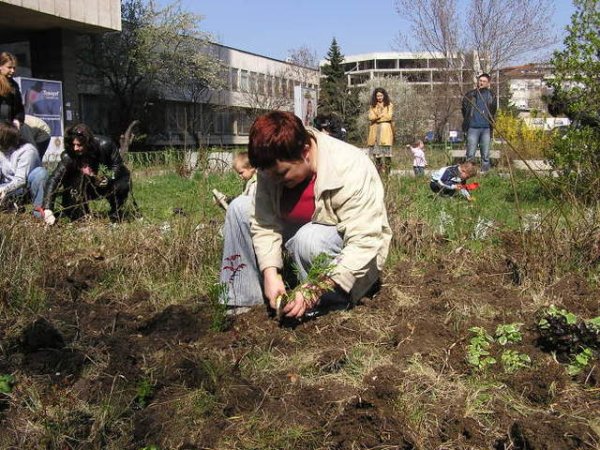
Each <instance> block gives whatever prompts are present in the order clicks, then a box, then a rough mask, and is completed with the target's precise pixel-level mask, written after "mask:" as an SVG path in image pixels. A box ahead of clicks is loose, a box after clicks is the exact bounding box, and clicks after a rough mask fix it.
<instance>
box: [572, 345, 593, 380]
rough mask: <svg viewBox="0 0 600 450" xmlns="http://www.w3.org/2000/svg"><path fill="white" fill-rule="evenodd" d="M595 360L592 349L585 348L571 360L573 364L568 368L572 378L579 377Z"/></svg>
mask: <svg viewBox="0 0 600 450" xmlns="http://www.w3.org/2000/svg"><path fill="white" fill-rule="evenodd" d="M593 358H594V352H593V351H592V349H591V348H589V347H585V348H584V349H582V350H581V352H579V353H578V354H576V355H575V357H574V358H572V359H571V363H570V364H569V365H568V366H567V373H568V374H569V375H571V376H575V375H579V374H580V373H581V372H583V370H584V369H585V368H586V367H587V366H588V365H589V364H590V363H591V362H592V359H593Z"/></svg>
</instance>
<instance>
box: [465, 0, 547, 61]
mask: <svg viewBox="0 0 600 450" xmlns="http://www.w3.org/2000/svg"><path fill="white" fill-rule="evenodd" d="M553 12H554V2H552V1H551V0H471V2H470V3H469V8H468V12H467V27H466V32H467V33H468V35H467V37H466V42H467V45H468V46H469V48H472V49H474V50H475V51H476V52H477V54H478V55H479V62H480V66H481V68H482V70H483V71H484V72H488V73H491V72H493V71H495V70H497V69H499V68H501V67H502V66H504V65H507V64H509V63H514V62H516V60H517V59H518V58H519V57H522V56H524V55H528V54H529V55H531V54H532V53H533V52H536V51H539V50H543V49H546V48H548V47H549V46H550V45H552V44H554V43H556V40H557V36H556V34H555V33H554V32H553V25H552V14H553Z"/></svg>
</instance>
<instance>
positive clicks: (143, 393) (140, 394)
mask: <svg viewBox="0 0 600 450" xmlns="http://www.w3.org/2000/svg"><path fill="white" fill-rule="evenodd" d="M153 395H154V384H152V382H151V381H150V380H149V379H148V378H144V379H143V380H141V381H140V382H139V383H138V385H137V389H136V396H135V401H136V402H137V404H138V405H140V407H142V408H145V407H146V406H148V403H150V400H151V399H152V396H153Z"/></svg>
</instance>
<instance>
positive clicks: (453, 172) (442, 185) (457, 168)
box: [429, 161, 477, 201]
mask: <svg viewBox="0 0 600 450" xmlns="http://www.w3.org/2000/svg"><path fill="white" fill-rule="evenodd" d="M476 175H477V165H476V164H475V163H474V162H473V161H466V162H464V163H462V164H457V165H454V166H447V167H442V168H441V169H438V170H436V171H434V172H433V173H432V174H431V182H430V183H429V187H431V190H432V191H433V192H435V193H437V194H440V195H442V196H453V195H454V194H456V192H457V191H458V192H460V195H462V196H463V197H465V198H466V199H467V200H468V201H473V200H474V198H473V197H472V196H471V194H470V193H469V190H468V189H467V187H466V186H465V183H466V182H467V180H468V179H469V178H473V177H474V176H476Z"/></svg>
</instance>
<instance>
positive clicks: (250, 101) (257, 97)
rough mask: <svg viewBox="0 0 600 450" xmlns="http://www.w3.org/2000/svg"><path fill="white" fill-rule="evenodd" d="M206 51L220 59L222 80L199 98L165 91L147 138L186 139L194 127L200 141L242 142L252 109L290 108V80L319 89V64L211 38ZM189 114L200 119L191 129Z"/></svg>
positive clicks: (177, 141)
mask: <svg viewBox="0 0 600 450" xmlns="http://www.w3.org/2000/svg"><path fill="white" fill-rule="evenodd" d="M206 51H207V52H208V53H209V54H210V55H211V56H212V57H213V58H215V59H217V60H218V61H220V62H221V64H222V67H223V72H222V79H223V80H225V86H224V87H223V88H221V89H219V90H212V89H211V90H209V91H207V92H206V93H205V94H204V95H203V96H202V98H201V99H200V100H199V104H194V103H193V102H191V100H190V99H189V98H185V97H183V96H181V93H179V95H176V94H174V93H169V94H167V93H165V98H164V99H163V101H161V102H160V105H158V107H157V108H156V113H155V114H154V117H155V120H157V121H158V122H159V123H161V124H163V131H162V132H160V133H159V134H158V135H157V136H155V137H154V138H153V139H151V143H152V144H156V145H177V146H178V145H185V143H187V142H193V141H194V139H195V137H194V136H191V135H190V134H191V133H197V134H198V136H197V138H198V141H199V142H200V144H203V145H225V146H228V145H245V144H247V143H248V132H249V131H250V126H251V125H252V122H253V120H254V118H255V117H256V115H258V114H259V113H261V112H263V111H268V110H273V109H277V110H284V111H293V110H294V87H295V86H302V87H305V88H309V89H313V90H315V91H318V87H319V70H318V69H312V68H307V67H302V66H298V65H295V64H291V63H289V62H285V61H281V60H278V59H273V58H269V57H266V56H262V55H258V54H255V53H251V52H246V51H244V50H240V49H236V48H232V47H227V46H225V45H221V44H216V43H211V44H209V45H208V48H207V49H206ZM196 116H197V117H196ZM191 120H196V121H199V122H200V124H199V126H197V127H196V128H195V130H191V129H190V127H188V126H186V125H185V124H186V123H189V122H190V121H191Z"/></svg>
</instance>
